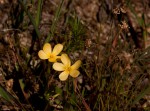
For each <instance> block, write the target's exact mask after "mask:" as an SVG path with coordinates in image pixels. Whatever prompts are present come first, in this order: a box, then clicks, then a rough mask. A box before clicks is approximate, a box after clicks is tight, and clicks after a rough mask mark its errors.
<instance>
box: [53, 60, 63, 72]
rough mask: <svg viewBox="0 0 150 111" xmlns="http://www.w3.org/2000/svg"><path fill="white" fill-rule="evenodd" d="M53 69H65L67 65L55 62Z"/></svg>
mask: <svg viewBox="0 0 150 111" xmlns="http://www.w3.org/2000/svg"><path fill="white" fill-rule="evenodd" d="M53 69H54V70H56V71H64V70H65V66H64V65H63V64H62V63H58V62H56V63H54V64H53Z"/></svg>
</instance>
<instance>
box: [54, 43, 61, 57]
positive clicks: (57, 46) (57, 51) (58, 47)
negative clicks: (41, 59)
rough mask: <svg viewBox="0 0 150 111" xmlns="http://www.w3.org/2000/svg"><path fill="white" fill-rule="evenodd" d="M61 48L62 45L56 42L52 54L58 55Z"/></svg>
mask: <svg viewBox="0 0 150 111" xmlns="http://www.w3.org/2000/svg"><path fill="white" fill-rule="evenodd" d="M62 50H63V45H62V44H57V45H55V47H54V49H53V51H52V53H53V54H54V55H58V54H59V53H60V52H61V51H62Z"/></svg>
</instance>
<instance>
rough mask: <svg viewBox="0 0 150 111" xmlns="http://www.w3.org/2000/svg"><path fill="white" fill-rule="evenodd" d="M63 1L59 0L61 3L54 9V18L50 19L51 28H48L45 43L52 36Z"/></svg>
mask: <svg viewBox="0 0 150 111" xmlns="http://www.w3.org/2000/svg"><path fill="white" fill-rule="evenodd" d="M63 3H64V0H62V1H61V3H60V4H59V6H58V8H57V10H56V13H55V16H54V19H53V21H52V25H51V28H50V33H49V34H48V36H47V38H46V40H45V43H46V42H49V41H50V39H52V37H53V36H54V31H55V27H56V24H57V22H58V19H59V17H60V13H61V9H62V6H63Z"/></svg>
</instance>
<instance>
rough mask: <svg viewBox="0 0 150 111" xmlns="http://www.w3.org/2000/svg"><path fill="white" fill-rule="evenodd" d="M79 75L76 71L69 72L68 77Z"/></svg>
mask: <svg viewBox="0 0 150 111" xmlns="http://www.w3.org/2000/svg"><path fill="white" fill-rule="evenodd" d="M79 74H80V72H79V71H78V70H73V71H71V72H70V76H71V77H74V78H75V77H78V75H79Z"/></svg>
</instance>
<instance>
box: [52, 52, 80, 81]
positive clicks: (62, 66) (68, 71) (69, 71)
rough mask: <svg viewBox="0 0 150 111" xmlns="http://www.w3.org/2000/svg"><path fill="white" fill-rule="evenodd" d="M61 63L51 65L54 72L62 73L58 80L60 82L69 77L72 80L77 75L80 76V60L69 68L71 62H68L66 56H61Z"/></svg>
mask: <svg viewBox="0 0 150 111" xmlns="http://www.w3.org/2000/svg"><path fill="white" fill-rule="evenodd" d="M61 61H62V63H58V62H56V63H54V64H53V69H54V70H56V71H63V72H61V73H60V75H59V79H60V80H61V81H65V80H66V79H67V78H68V76H69V75H70V76H72V77H73V78H75V77H78V75H79V74H80V72H79V71H78V68H79V67H80V65H81V61H80V60H78V61H76V62H75V63H74V64H73V65H72V66H71V61H70V59H69V57H68V56H67V54H62V55H61Z"/></svg>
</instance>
